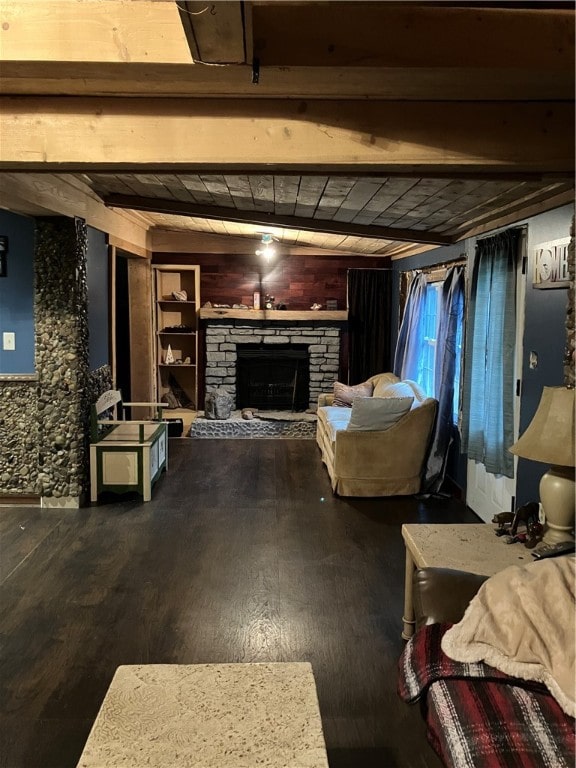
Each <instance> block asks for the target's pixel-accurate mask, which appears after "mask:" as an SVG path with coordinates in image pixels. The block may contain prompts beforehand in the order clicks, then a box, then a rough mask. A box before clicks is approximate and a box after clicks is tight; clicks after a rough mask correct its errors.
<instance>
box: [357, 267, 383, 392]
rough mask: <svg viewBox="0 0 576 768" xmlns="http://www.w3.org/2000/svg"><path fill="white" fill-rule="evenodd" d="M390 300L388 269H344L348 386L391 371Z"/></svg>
mask: <svg viewBox="0 0 576 768" xmlns="http://www.w3.org/2000/svg"><path fill="white" fill-rule="evenodd" d="M391 299H392V272H391V270H382V269H350V270H348V333H349V344H350V356H349V360H350V368H349V383H350V384H359V383H361V382H362V381H366V379H369V378H370V376H374V375H375V374H377V373H383V372H386V371H390V370H391V367H390V363H391V360H390V324H391V323H390V317H391V314H390V313H391V305H392V301H391Z"/></svg>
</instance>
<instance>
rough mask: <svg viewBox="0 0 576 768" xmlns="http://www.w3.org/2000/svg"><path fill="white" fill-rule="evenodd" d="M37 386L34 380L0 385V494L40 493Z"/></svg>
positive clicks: (22, 494)
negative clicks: (0, 407) (0, 405)
mask: <svg viewBox="0 0 576 768" xmlns="http://www.w3.org/2000/svg"><path fill="white" fill-rule="evenodd" d="M37 386H38V382H37V381H36V377H33V378H32V377H31V379H30V380H29V381H28V380H27V381H2V382H0V402H2V414H1V415H0V447H1V449H2V450H0V493H6V494H15V495H21V496H36V495H38V494H39V493H40V483H39V480H38V418H37V413H38V411H37Z"/></svg>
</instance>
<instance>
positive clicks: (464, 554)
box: [402, 523, 533, 576]
mask: <svg viewBox="0 0 576 768" xmlns="http://www.w3.org/2000/svg"><path fill="white" fill-rule="evenodd" d="M494 531H495V527H494V526H493V525H488V524H486V523H480V524H479V525H476V524H470V525H468V524H457V525H444V524H441V525H426V524H418V523H410V524H404V525H403V526H402V536H403V538H404V542H405V544H406V548H407V549H408V550H409V552H410V554H411V555H412V558H413V559H414V564H415V565H416V567H417V568H454V569H456V570H465V571H470V572H471V573H478V574H480V575H482V576H493V575H494V574H495V573H498V571H501V570H503V569H504V568H507V567H508V566H509V565H524V564H526V563H530V562H532V560H533V557H532V556H531V554H530V550H529V549H527V548H526V547H525V546H524V545H523V544H506V543H505V541H504V539H503V538H499V537H498V536H496V534H495V532H494Z"/></svg>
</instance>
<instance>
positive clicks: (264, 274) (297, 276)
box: [152, 253, 390, 310]
mask: <svg viewBox="0 0 576 768" xmlns="http://www.w3.org/2000/svg"><path fill="white" fill-rule="evenodd" d="M152 262H153V264H199V265H200V296H201V302H202V304H204V303H205V302H207V301H210V302H212V304H247V305H248V306H252V304H253V300H254V292H255V291H260V293H261V297H262V300H263V299H264V295H265V294H271V295H272V296H274V297H275V299H276V303H282V304H285V305H286V307H287V309H293V310H306V309H310V307H311V306H312V304H314V303H315V302H317V303H318V304H322V306H323V308H325V307H326V300H327V299H336V300H337V302H338V309H346V273H347V271H348V269H353V268H356V269H358V268H360V269H379V268H382V267H385V266H389V265H390V261H389V259H385V258H367V257H362V256H282V255H277V256H276V257H275V258H274V259H273V260H272V261H271V262H270V263H264V262H263V261H262V259H261V258H259V257H258V256H256V255H241V256H240V255H238V256H236V255H230V254H186V255H183V254H170V253H162V254H155V255H154V257H153V259H152Z"/></svg>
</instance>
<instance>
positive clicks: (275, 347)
mask: <svg viewBox="0 0 576 768" xmlns="http://www.w3.org/2000/svg"><path fill="white" fill-rule="evenodd" d="M236 352H237V364H236V407H237V408H248V407H253V408H261V409H262V410H275V409H287V410H290V411H304V410H306V408H308V405H309V401H310V372H309V363H308V345H307V344H238V345H237V347H236Z"/></svg>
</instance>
